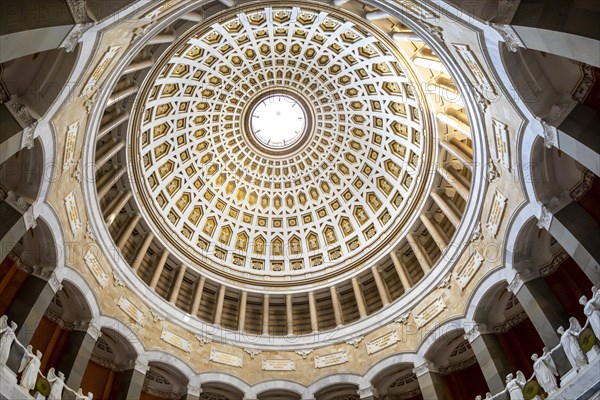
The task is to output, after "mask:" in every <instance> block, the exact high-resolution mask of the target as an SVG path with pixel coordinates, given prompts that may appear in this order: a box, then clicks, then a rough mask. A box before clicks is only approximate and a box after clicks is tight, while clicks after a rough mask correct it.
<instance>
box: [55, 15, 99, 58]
mask: <svg viewBox="0 0 600 400" xmlns="http://www.w3.org/2000/svg"><path fill="white" fill-rule="evenodd" d="M92 26H94V24H93V23H91V22H88V23H83V24H77V25H75V26H74V27H73V28H71V30H70V31H69V33H68V34H67V36H66V37H65V38H64V39H63V41H62V42H61V43H60V44H59V45H58V48H59V49H65V50H66V51H67V53H71V52H72V51H73V50H75V47H77V43H78V42H79V39H81V37H82V36H83V34H84V33H85V32H86V31H87V30H88V29H90V28H91V27H92Z"/></svg>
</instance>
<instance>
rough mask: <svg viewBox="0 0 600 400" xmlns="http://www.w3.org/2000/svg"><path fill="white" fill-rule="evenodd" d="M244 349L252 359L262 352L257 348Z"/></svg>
mask: <svg viewBox="0 0 600 400" xmlns="http://www.w3.org/2000/svg"><path fill="white" fill-rule="evenodd" d="M244 351H245V352H246V353H248V354H249V355H250V358H252V359H254V357H256V356H257V355H259V354H260V353H262V351H260V350H257V349H248V348H245V349H244Z"/></svg>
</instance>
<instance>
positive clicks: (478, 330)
mask: <svg viewBox="0 0 600 400" xmlns="http://www.w3.org/2000/svg"><path fill="white" fill-rule="evenodd" d="M488 333H491V329H490V328H489V327H488V326H487V325H485V324H475V325H473V327H472V328H471V329H469V330H465V334H464V335H463V337H464V338H465V339H467V341H468V342H469V343H473V342H474V341H475V340H476V339H477V338H479V337H480V336H481V335H486V334H488Z"/></svg>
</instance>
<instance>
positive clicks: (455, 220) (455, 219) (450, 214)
mask: <svg viewBox="0 0 600 400" xmlns="http://www.w3.org/2000/svg"><path fill="white" fill-rule="evenodd" d="M431 198H432V199H433V201H434V202H435V204H437V206H438V207H439V208H440V210H442V213H444V215H445V216H446V218H448V220H449V221H450V223H451V224H452V225H454V227H455V228H456V227H457V226H458V224H460V216H459V215H458V213H457V212H456V211H454V209H453V208H452V206H451V205H450V204H448V201H447V200H444V199H443V198H442V196H441V195H440V194H439V193H437V192H432V193H431Z"/></svg>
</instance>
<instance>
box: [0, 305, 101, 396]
mask: <svg viewBox="0 0 600 400" xmlns="http://www.w3.org/2000/svg"><path fill="white" fill-rule="evenodd" d="M16 329H17V324H16V323H15V322H14V321H13V322H11V323H10V324H8V317H7V316H6V315H3V316H2V317H0V370H1V373H2V375H3V377H4V378H5V379H6V378H7V377H9V376H12V377H13V379H14V382H13V383H14V384H16V383H17V382H16V378H15V377H14V373H13V372H12V371H11V370H10V369H9V368H8V366H7V364H6V363H7V361H8V358H9V356H10V351H11V348H12V346H13V344H14V345H16V346H18V347H20V348H21V349H23V351H24V352H25V354H24V355H23V358H22V359H21V363H20V365H19V369H18V371H17V373H20V374H21V376H20V378H19V383H18V385H19V387H20V388H21V389H22V390H23V391H24V392H26V393H28V394H30V395H31V394H32V393H33V395H32V396H33V397H34V398H36V399H39V398H46V399H48V400H60V399H62V398H63V391H67V392H71V393H72V395H73V398H75V399H76V400H91V399H92V398H93V394H92V393H88V394H87V395H84V394H83V391H82V389H81V388H79V390H78V391H75V390H73V389H71V388H70V387H68V386H67V385H65V375H64V374H63V373H62V372H60V371H59V372H58V374H57V373H56V372H55V369H54V368H50V370H49V371H48V376H44V375H43V374H42V373H41V371H40V366H41V364H42V352H40V351H39V350H37V351H36V352H35V354H34V353H33V347H32V346H31V345H28V346H27V347H25V346H23V344H22V343H21V342H19V340H18V339H17V337H16V335H15V331H16ZM40 377H41V379H40ZM7 380H10V379H7Z"/></svg>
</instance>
